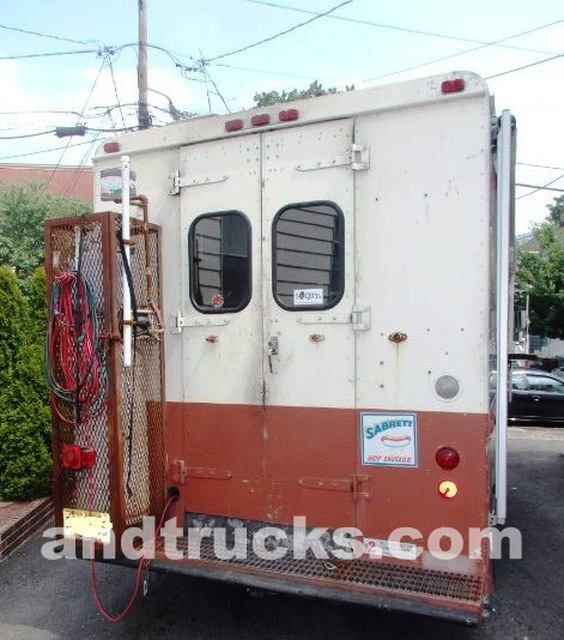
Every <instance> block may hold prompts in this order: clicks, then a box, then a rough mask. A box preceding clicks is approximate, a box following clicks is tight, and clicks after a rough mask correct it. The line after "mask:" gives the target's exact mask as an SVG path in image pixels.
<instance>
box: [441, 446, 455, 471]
mask: <svg viewBox="0 0 564 640" xmlns="http://www.w3.org/2000/svg"><path fill="white" fill-rule="evenodd" d="M435 460H436V461H437V464H438V465H439V467H440V468H441V469H447V470H450V469H455V468H456V467H458V464H459V462H460V454H459V453H458V451H457V450H456V449H453V448H452V447H441V448H440V449H439V450H438V451H437V453H436V454H435Z"/></svg>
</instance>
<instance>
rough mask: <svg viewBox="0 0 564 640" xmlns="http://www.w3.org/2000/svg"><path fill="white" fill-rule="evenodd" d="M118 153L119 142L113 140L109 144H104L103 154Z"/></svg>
mask: <svg viewBox="0 0 564 640" xmlns="http://www.w3.org/2000/svg"><path fill="white" fill-rule="evenodd" d="M118 151H119V142H118V141H117V140H113V141H111V142H104V152H105V153H117V152H118Z"/></svg>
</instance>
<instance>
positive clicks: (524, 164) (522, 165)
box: [515, 162, 564, 171]
mask: <svg viewBox="0 0 564 640" xmlns="http://www.w3.org/2000/svg"><path fill="white" fill-rule="evenodd" d="M515 164H518V165H519V166H521V167H535V168H537V169H552V170H554V171H564V168H563V167H552V166H550V165H547V164H532V163H531V162H516V163H515Z"/></svg>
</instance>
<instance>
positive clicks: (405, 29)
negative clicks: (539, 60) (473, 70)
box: [246, 0, 563, 53]
mask: <svg viewBox="0 0 564 640" xmlns="http://www.w3.org/2000/svg"><path fill="white" fill-rule="evenodd" d="M246 2H252V3H253V4H260V5H264V6H267V7H275V8H277V9H287V10H288V11H295V12H298V13H307V14H310V15H318V14H317V12H315V11H311V10H309V9H303V8H301V7H291V6H289V5H284V4H277V3H275V2H267V1H266V0H246ZM328 17H329V18H331V19H332V20H341V21H343V22H352V23H356V24H363V25H367V26H370V27H376V28H378V29H390V30H392V31H401V32H402V33H411V34H415V35H421V36H429V37H432V38H443V39H446V40H456V41H458V42H467V43H470V44H480V45H485V46H490V45H496V46H499V47H504V48H507V49H515V50H517V51H528V52H529V53H549V52H547V51H540V50H539V49H529V48H525V47H518V46H515V45H506V44H501V43H500V42H487V41H484V40H474V39H472V38H462V37H460V36H453V35H450V34H446V33H438V32H436V31H423V30H421V29H412V28H409V27H400V26H397V25H391V24H384V23H381V22H373V21H372V20H366V19H361V18H351V17H349V16H333V15H331V16H328ZM560 22H563V20H557V21H556V22H553V23H551V25H550V26H553V25H556V24H559V23H560Z"/></svg>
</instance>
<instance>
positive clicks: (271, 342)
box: [267, 336, 278, 373]
mask: <svg viewBox="0 0 564 640" xmlns="http://www.w3.org/2000/svg"><path fill="white" fill-rule="evenodd" d="M267 354H268V368H269V369H270V373H276V370H275V369H276V367H275V362H276V361H275V358H277V357H278V336H272V337H271V338H269V339H268V349H267Z"/></svg>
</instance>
